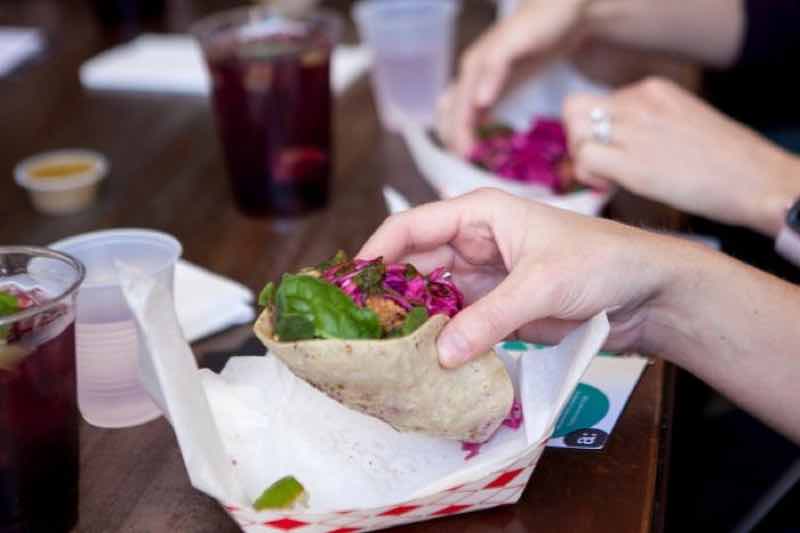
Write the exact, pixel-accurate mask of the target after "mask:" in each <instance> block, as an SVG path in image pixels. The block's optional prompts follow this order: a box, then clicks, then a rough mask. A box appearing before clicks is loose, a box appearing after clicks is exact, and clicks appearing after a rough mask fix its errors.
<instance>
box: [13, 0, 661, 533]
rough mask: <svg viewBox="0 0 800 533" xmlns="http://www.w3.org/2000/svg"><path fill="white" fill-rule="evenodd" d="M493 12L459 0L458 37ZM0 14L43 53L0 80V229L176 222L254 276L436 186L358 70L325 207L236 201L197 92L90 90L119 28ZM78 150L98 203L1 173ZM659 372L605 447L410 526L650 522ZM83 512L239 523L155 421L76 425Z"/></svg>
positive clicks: (67, 12)
mask: <svg viewBox="0 0 800 533" xmlns="http://www.w3.org/2000/svg"><path fill="white" fill-rule="evenodd" d="M223 5H224V2H204V3H203V6H202V7H200V6H199V3H198V4H194V3H192V2H189V1H188V0H175V1H174V2H172V4H171V8H170V14H169V21H168V24H167V25H168V26H169V27H171V28H173V29H179V30H180V29H185V27H186V25H187V24H188V23H189V22H190V21H191V20H192V19H193V18H194V17H196V16H198V15H199V14H201V13H203V12H206V11H209V10H213V9H218V8H220V7H221V6H223ZM491 16H492V13H491V9H490V7H489V6H488V4H483V3H479V2H474V3H473V2H469V4H468V9H467V12H466V13H465V15H464V16H463V17H462V21H461V22H462V27H461V29H462V33H461V37H462V40H466V39H469V38H471V37H473V36H474V35H475V34H476V33H477V32H478V31H479V30H480V29H481V28H482V27H484V26H485V25H486V24H487V22H488V21H489V20H490V18H491ZM0 24H35V25H39V26H42V27H44V28H45V30H46V31H47V34H48V37H49V45H48V49H47V51H46V53H44V54H43V55H42V56H41V57H39V58H38V59H36V60H34V61H33V62H32V63H30V64H28V65H26V66H24V67H23V68H21V69H20V70H18V71H17V72H15V73H14V74H12V75H11V76H10V77H6V78H0V124H2V128H0V146H2V149H0V176H4V178H3V179H2V180H0V221H2V223H0V243H4V244H23V243H26V244H39V245H41V244H47V243H49V242H52V241H54V240H56V239H59V238H62V237H65V236H68V235H74V234H78V233H82V232H85V231H89V230H96V229H102V228H112V227H148V228H155V229H159V230H163V231H166V232H169V233H171V234H173V235H175V236H176V237H177V238H178V239H180V240H181V242H182V243H183V246H184V257H185V258H186V259H188V260H190V261H193V262H195V263H197V264H200V265H203V266H205V267H207V268H209V269H211V270H213V271H216V272H219V273H221V274H224V275H226V276H230V277H232V278H235V279H237V280H239V281H241V282H243V283H244V284H246V285H248V286H249V287H250V288H252V289H253V290H258V289H259V288H260V287H261V285H262V284H263V283H264V282H265V280H269V279H274V278H275V277H276V276H277V275H278V274H279V273H280V272H283V271H286V270H291V269H294V268H296V267H298V266H301V265H305V264H311V263H314V262H317V261H318V260H319V259H320V258H321V257H325V256H328V255H329V254H331V253H332V252H333V251H335V250H336V249H338V248H344V249H347V250H356V249H357V248H358V246H359V245H360V243H362V242H363V241H364V239H365V238H366V237H368V236H369V235H370V233H371V232H372V231H373V230H374V228H375V227H376V226H377V225H378V224H379V223H380V222H381V220H382V219H383V218H384V216H385V214H386V213H385V210H384V206H383V201H382V196H381V186H382V184H383V183H384V182H387V183H389V184H391V185H393V186H394V187H396V188H397V189H398V190H399V191H401V192H402V193H404V194H406V195H407V196H408V197H409V199H410V200H411V201H412V202H424V201H429V200H432V199H433V198H434V194H433V191H432V190H431V189H430V187H428V186H427V185H426V184H425V182H424V181H423V180H422V179H421V177H420V176H419V174H418V173H417V171H416V169H415V168H414V166H413V163H412V161H411V159H410V157H409V154H408V153H407V151H406V149H405V147H404V145H403V143H402V141H401V140H400V139H398V138H397V137H395V136H392V135H389V134H387V133H385V132H384V131H382V129H381V128H380V126H379V124H378V122H377V119H376V114H375V110H374V108H373V104H372V98H371V93H370V88H369V86H368V84H367V83H366V81H363V80H362V81H361V82H359V83H357V84H356V85H355V86H354V87H353V88H352V89H351V90H350V91H349V92H348V93H346V94H345V95H343V96H342V97H340V98H339V99H338V100H337V106H336V128H335V139H336V172H335V178H334V187H333V191H334V193H333V198H332V202H331V204H330V207H329V208H328V209H326V210H324V211H320V212H317V213H314V214H312V215H310V216H307V217H304V218H299V219H270V218H260V219H259V218H247V217H245V216H243V215H242V214H241V213H239V212H238V211H237V210H236V208H235V207H234V205H233V202H232V198H231V194H230V191H229V188H228V184H227V181H226V175H225V169H224V167H223V161H222V158H221V155H220V150H219V146H218V143H217V139H216V136H215V131H214V128H213V123H212V117H211V114H210V112H209V109H208V105H207V102H206V100H205V99H204V98H200V97H192V96H168V95H163V94H158V95H149V94H133V93H114V92H91V91H87V90H84V89H83V88H82V87H81V85H80V83H79V81H78V67H79V66H80V64H81V63H82V62H83V61H85V60H86V59H88V58H89V57H91V56H93V55H94V54H96V53H97V52H98V51H100V50H102V49H104V48H106V47H108V46H110V45H111V44H113V43H114V42H116V41H117V40H118V38H119V36H115V35H113V34H108V33H105V32H103V31H102V30H101V29H100V28H99V27H98V26H97V25H96V23H95V21H94V19H93V18H92V16H91V14H90V13H89V11H88V9H86V6H85V5H84V2H81V1H79V0H61V1H59V0H18V1H7V2H4V3H3V4H2V6H0ZM57 147H86V148H92V149H96V150H99V151H101V152H103V153H104V154H106V155H107V156H108V157H109V158H110V160H111V175H110V178H109V179H108V181H107V183H106V184H105V185H104V187H103V190H102V194H101V197H100V200H99V202H98V203H97V205H96V206H95V207H93V208H92V209H90V210H88V211H86V212H84V213H81V214H77V215H73V216H68V217H63V218H49V217H45V216H42V215H39V214H37V213H35V212H34V211H33V209H32V208H31V206H30V204H29V202H28V199H27V198H26V195H25V193H24V192H23V191H22V190H21V189H19V188H17V187H16V185H14V183H13V180H12V179H11V176H12V170H13V167H14V165H15V163H16V162H18V161H19V160H21V159H22V158H24V157H26V156H28V155H31V154H33V153H36V152H40V151H43V150H47V149H51V148H57ZM611 213H612V214H614V215H615V216H617V217H621V218H623V219H624V220H627V221H630V222H634V223H642V222H649V223H653V222H655V223H656V224H657V225H662V226H667V227H672V226H674V223H675V220H674V217H673V214H672V213H670V212H669V211H665V210H659V209H655V208H653V206H648V205H645V204H643V203H642V202H641V201H639V200H636V199H633V198H631V197H628V196H621V197H619V198H618V199H617V200H616V201H615V203H614V205H613V206H612V209H611ZM248 336H249V329H248V328H238V329H235V330H233V331H230V332H227V333H225V334H223V335H220V336H217V337H215V338H213V339H211V340H208V341H205V342H200V343H198V344H196V346H195V351H196V354H197V355H198V358H199V359H200V361H201V362H202V361H203V360H204V355H205V354H207V353H210V352H212V351H217V350H231V349H234V348H235V347H236V346H238V345H239V343H241V342H242V341H243V340H244V339H246V338H247V337H248ZM669 376H670V372H669V369H668V368H665V365H664V364H662V363H660V362H656V363H655V364H653V365H651V366H650V367H649V368H648V369H647V371H646V372H645V374H644V377H643V379H642V381H641V383H640V384H639V385H638V387H637V388H636V390H635V391H634V393H633V396H632V397H631V401H630V404H629V405H628V407H627V409H626V410H625V412H624V414H623V416H622V418H621V420H620V422H619V425H618V427H617V429H616V431H615V432H614V434H613V436H612V438H611V439H610V442H609V443H608V447H607V448H606V450H604V451H602V452H580V451H571V450H556V449H548V450H547V451H546V452H545V453H544V456H543V457H542V459H541V462H540V464H539V466H538V467H537V469H536V471H535V473H534V475H533V477H532V479H531V483H530V485H529V487H528V489H527V490H526V492H525V494H524V496H523V498H522V501H521V502H520V503H518V504H517V505H514V506H511V507H504V508H498V509H493V510H489V511H484V512H480V513H475V514H469V515H462V516H456V517H451V518H446V519H441V520H439V521H437V522H435V523H427V524H418V525H416V526H409V527H407V528H406V530H407V531H426V530H429V529H431V528H433V527H435V528H436V531H459V532H468V531H476V532H477V531H480V532H487V531H488V532H500V531H503V532H522V531H609V532H611V531H613V532H633V531H648V530H651V529H656V530H658V529H660V527H661V526H660V525H661V516H662V514H663V508H662V506H663V502H664V491H663V488H664V476H663V472H664V466H665V462H666V459H667V453H666V444H667V442H668V441H667V439H666V438H665V431H666V428H668V425H669V413H670V411H669V407H670V405H671V403H670V402H671V396H670V392H671V386H670V382H669V379H668V378H669ZM81 462H82V470H81V508H80V513H81V522H80V530H81V531H83V532H86V533H99V532H108V531H127V532H160V531H207V532H223V531H230V532H233V531H236V530H237V528H236V525H235V524H234V523H233V522H232V521H230V520H229V518H228V517H227V516H226V515H225V513H224V512H223V511H222V510H221V509H220V508H219V507H218V506H217V504H216V503H215V502H214V501H212V500H211V499H209V498H208V497H206V496H204V495H203V494H201V493H199V492H197V491H195V490H194V489H193V488H192V487H191V486H190V485H189V481H188V478H187V476H186V472H185V470H184V466H183V463H182V460H181V456H180V454H179V451H178V448H177V445H176V442H175V438H174V435H173V433H172V431H171V429H170V427H169V425H168V424H167V423H166V422H165V421H164V420H163V419H162V420H158V421H155V422H151V423H149V424H146V425H143V426H140V427H136V428H130V429H124V430H104V429H98V428H94V427H90V426H88V425H86V424H84V425H83V426H82V428H81Z"/></svg>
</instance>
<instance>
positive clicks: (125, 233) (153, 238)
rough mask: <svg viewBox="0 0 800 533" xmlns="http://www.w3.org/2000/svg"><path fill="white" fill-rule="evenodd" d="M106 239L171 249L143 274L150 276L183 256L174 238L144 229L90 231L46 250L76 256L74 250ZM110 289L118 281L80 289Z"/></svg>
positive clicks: (86, 285) (94, 245)
mask: <svg viewBox="0 0 800 533" xmlns="http://www.w3.org/2000/svg"><path fill="white" fill-rule="evenodd" d="M108 237H119V238H122V239H129V240H140V241H141V240H146V241H149V242H151V243H154V244H156V243H157V244H160V245H162V246H164V247H165V248H171V250H170V254H169V258H168V259H167V260H165V261H164V263H163V264H159V265H158V266H156V267H155V268H151V269H146V270H145V272H146V273H147V274H148V275H151V276H156V275H158V274H160V273H161V272H164V271H165V270H167V269H168V268H174V266H175V264H176V263H177V261H178V259H179V258H180V257H181V255H182V254H183V245H182V244H181V242H180V241H179V240H178V239H176V238H175V237H174V236H172V235H170V234H169V233H166V232H163V231H158V230H152V229H146V228H115V229H105V230H98V231H90V232H87V233H81V234H80V235H74V236H72V237H66V238H64V239H61V240H58V241H56V242H53V243H51V244H50V245H48V248H51V249H53V250H59V251H62V250H63V251H64V252H66V253H75V254H76V255H77V252H76V251H74V250H77V249H81V248H84V247H85V246H86V245H87V244H91V246H90V247H96V246H101V245H102V244H103V243H100V242H97V243H92V241H93V240H96V239H102V238H108ZM110 287H119V280H118V279H115V280H114V281H102V282H95V283H90V282H89V283H84V284H83V286H82V287H81V288H82V289H102V288H110Z"/></svg>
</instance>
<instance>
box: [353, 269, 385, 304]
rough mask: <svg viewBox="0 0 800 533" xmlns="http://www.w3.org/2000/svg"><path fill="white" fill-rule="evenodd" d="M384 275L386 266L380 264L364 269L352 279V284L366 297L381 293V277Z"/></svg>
mask: <svg viewBox="0 0 800 533" xmlns="http://www.w3.org/2000/svg"><path fill="white" fill-rule="evenodd" d="M385 273H386V265H384V264H383V263H382V262H380V263H375V264H372V265H368V266H366V267H364V269H363V270H362V271H361V272H359V273H358V274H356V275H355V276H354V277H353V282H354V283H355V284H356V285H357V286H358V288H359V289H361V290H362V291H364V293H365V294H367V295H370V296H372V295H375V294H382V293H383V275H384V274H385Z"/></svg>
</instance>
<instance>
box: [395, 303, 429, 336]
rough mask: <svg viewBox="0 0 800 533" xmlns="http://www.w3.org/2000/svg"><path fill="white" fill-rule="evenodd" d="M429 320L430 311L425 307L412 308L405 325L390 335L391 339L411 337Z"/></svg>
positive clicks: (404, 321) (404, 322)
mask: <svg viewBox="0 0 800 533" xmlns="http://www.w3.org/2000/svg"><path fill="white" fill-rule="evenodd" d="M427 320H428V310H427V309H425V308H424V307H412V308H411V310H410V311H409V312H408V314H407V315H406V318H405V320H403V324H402V325H401V326H400V327H399V328H397V329H395V330H393V331H392V332H391V333H389V337H405V336H406V335H411V334H412V333H414V332H415V331H417V329H418V328H419V327H420V326H421V325H422V324H424V323H425V322H426V321H427Z"/></svg>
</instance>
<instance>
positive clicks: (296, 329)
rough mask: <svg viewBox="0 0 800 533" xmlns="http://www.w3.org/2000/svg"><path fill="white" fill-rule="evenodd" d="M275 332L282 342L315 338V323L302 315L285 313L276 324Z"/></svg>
mask: <svg viewBox="0 0 800 533" xmlns="http://www.w3.org/2000/svg"><path fill="white" fill-rule="evenodd" d="M275 332H276V333H277V335H278V340H280V341H281V342H291V341H301V340H305V339H313V338H314V323H313V322H311V321H310V320H309V319H307V318H306V317H304V316H302V315H287V314H283V315H281V316H280V317H279V318H278V320H277V323H276V324H275Z"/></svg>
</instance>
